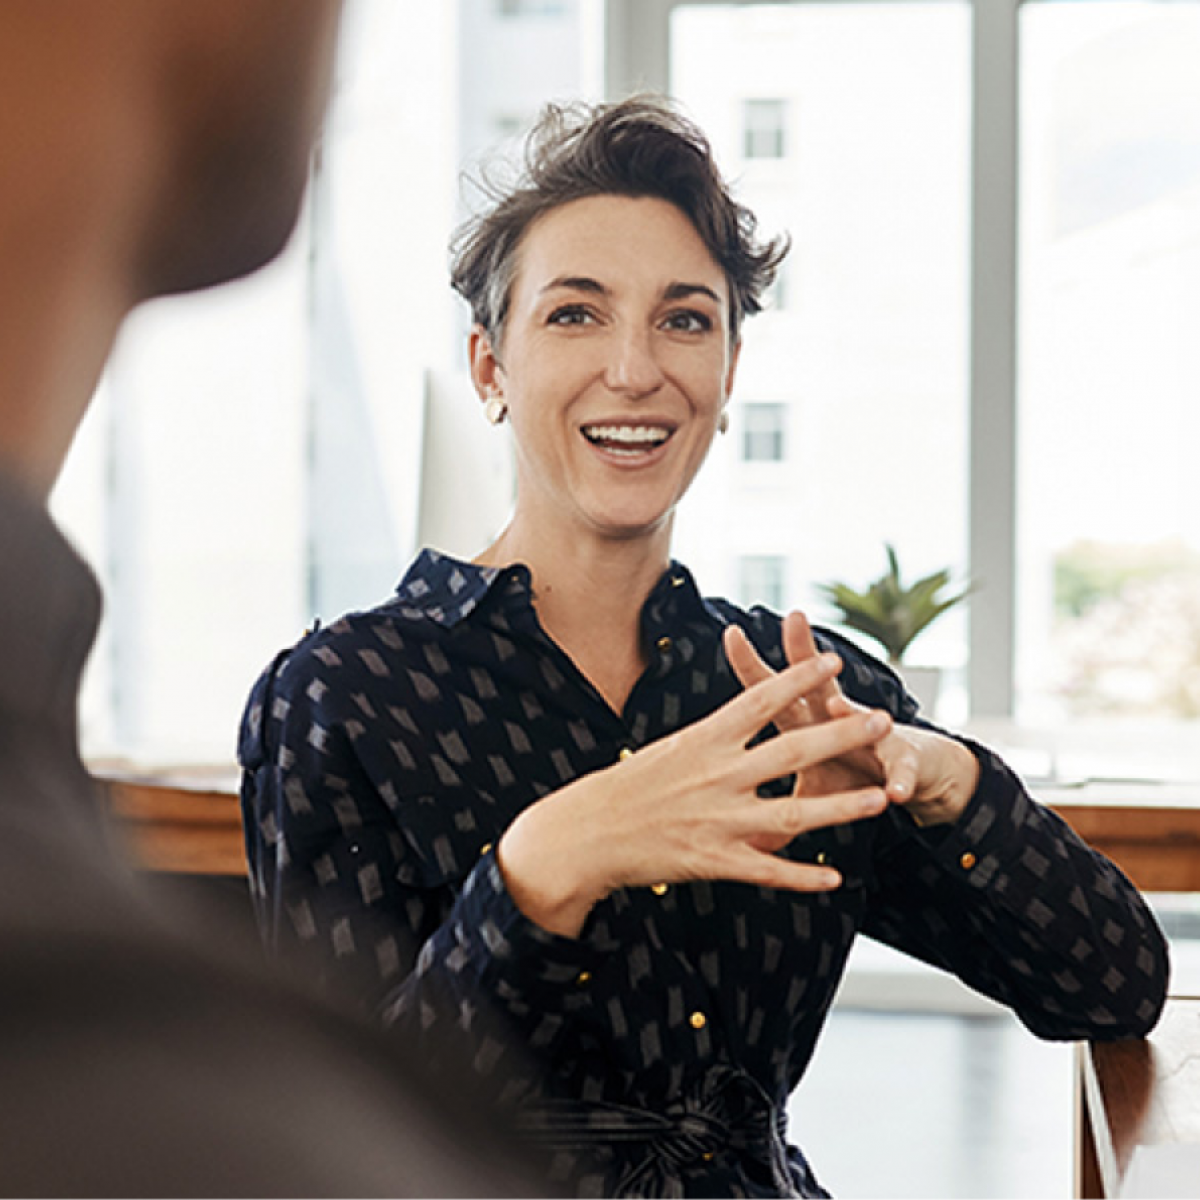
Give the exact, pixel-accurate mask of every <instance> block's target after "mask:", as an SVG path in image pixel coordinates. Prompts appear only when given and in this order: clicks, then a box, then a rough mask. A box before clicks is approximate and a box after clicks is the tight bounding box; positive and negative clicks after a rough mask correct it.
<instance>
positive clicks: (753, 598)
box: [738, 554, 787, 612]
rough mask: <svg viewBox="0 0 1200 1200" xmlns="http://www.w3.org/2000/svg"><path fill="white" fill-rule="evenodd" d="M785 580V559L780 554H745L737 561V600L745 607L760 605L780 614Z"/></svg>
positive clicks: (783, 601)
mask: <svg viewBox="0 0 1200 1200" xmlns="http://www.w3.org/2000/svg"><path fill="white" fill-rule="evenodd" d="M786 580H787V559H786V558H784V557H783V556H782V555H780V554H747V555H745V556H744V557H742V558H740V559H739V560H738V598H739V599H740V601H741V602H742V604H744V605H745V606H746V607H749V606H750V605H752V604H761V605H763V606H764V607H766V608H773V609H774V610H775V611H776V612H781V611H782V610H783V608H784V605H785V591H786V588H785V584H786Z"/></svg>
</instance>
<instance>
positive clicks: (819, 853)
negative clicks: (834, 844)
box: [816, 850, 829, 867]
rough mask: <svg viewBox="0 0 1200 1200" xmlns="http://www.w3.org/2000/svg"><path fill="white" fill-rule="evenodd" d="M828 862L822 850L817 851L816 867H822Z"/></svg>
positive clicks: (827, 856) (827, 857) (826, 855)
mask: <svg viewBox="0 0 1200 1200" xmlns="http://www.w3.org/2000/svg"><path fill="white" fill-rule="evenodd" d="M828 861H829V855H828V854H826V853H825V851H824V850H818V851H817V859H816V862H817V866H818V867H823V866H824V865H825V864H826V863H827V862H828Z"/></svg>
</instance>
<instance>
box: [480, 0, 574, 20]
mask: <svg viewBox="0 0 1200 1200" xmlns="http://www.w3.org/2000/svg"><path fill="white" fill-rule="evenodd" d="M566 9H567V6H566V3H565V0H496V15H497V16H500V17H561V16H562V15H563V14H564V13H565V12H566Z"/></svg>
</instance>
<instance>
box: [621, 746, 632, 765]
mask: <svg viewBox="0 0 1200 1200" xmlns="http://www.w3.org/2000/svg"><path fill="white" fill-rule="evenodd" d="M620 757H621V761H622V762H624V761H625V760H626V759H627V758H632V757H633V751H632V750H630V748H629V747H628V746H622V747H621V755H620Z"/></svg>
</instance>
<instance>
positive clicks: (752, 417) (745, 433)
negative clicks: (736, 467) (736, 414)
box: [742, 404, 787, 462]
mask: <svg viewBox="0 0 1200 1200" xmlns="http://www.w3.org/2000/svg"><path fill="white" fill-rule="evenodd" d="M786 420H787V405H786V404H747V405H746V406H745V407H744V408H743V409H742V461H743V462H783V456H784V448H785V447H784V432H783V431H784V423H785V422H786Z"/></svg>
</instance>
